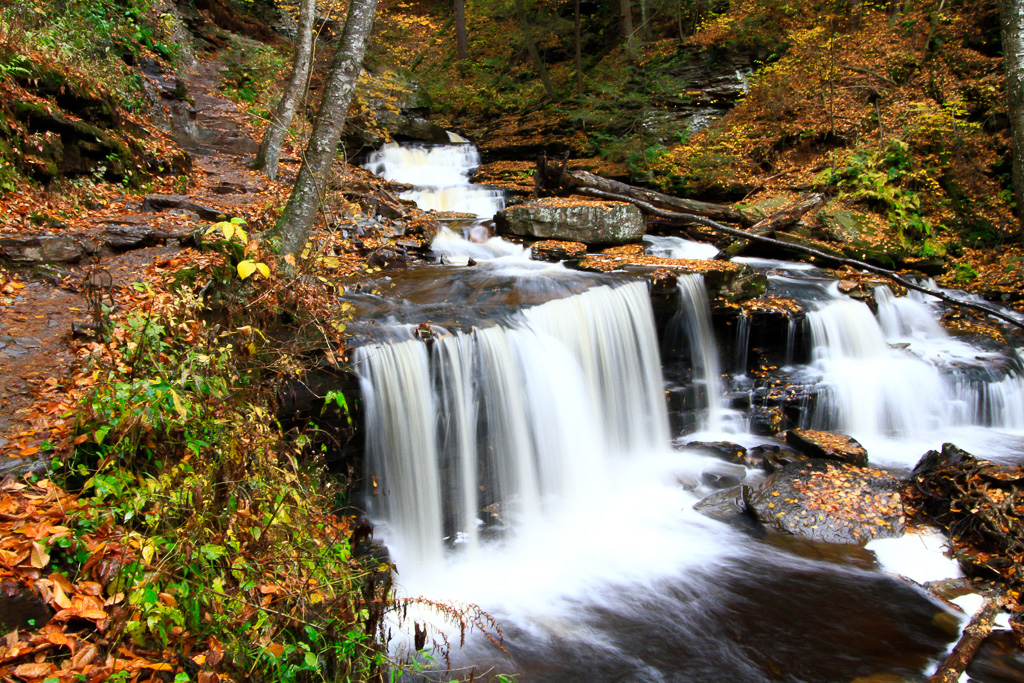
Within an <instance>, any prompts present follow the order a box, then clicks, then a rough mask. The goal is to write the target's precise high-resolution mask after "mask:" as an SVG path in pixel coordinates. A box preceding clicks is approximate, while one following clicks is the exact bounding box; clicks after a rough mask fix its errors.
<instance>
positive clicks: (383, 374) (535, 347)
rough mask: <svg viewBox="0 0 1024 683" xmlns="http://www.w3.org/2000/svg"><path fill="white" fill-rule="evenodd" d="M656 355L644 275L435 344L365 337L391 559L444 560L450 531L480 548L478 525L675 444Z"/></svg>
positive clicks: (379, 512)
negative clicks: (617, 462)
mask: <svg viewBox="0 0 1024 683" xmlns="http://www.w3.org/2000/svg"><path fill="white" fill-rule="evenodd" d="M659 365H660V362H659V358H658V351H657V341H656V334H655V329H654V321H653V317H652V315H651V310H650V303H649V299H648V293H647V287H646V285H645V284H643V283H630V284H626V285H622V286H619V287H610V286H607V285H602V286H598V287H594V288H592V289H590V290H587V291H586V292H584V293H582V294H578V295H575V296H572V297H568V298H565V299H559V300H555V301H551V302H548V303H545V304H541V305H539V306H535V307H533V308H530V309H526V310H525V311H523V312H522V313H521V314H520V315H518V316H517V317H515V318H514V319H513V320H512V321H511V322H510V323H509V325H508V326H500V327H498V326H496V327H487V328H482V329H475V330H473V331H471V332H457V333H454V334H450V335H448V336H444V337H441V338H439V339H436V340H435V341H433V342H432V343H431V344H429V345H428V344H426V343H424V342H422V341H419V340H415V339H411V338H410V339H408V340H407V341H400V342H397V343H385V344H372V345H367V346H363V347H360V348H359V349H357V351H356V354H355V366H356V369H357V372H358V374H359V378H360V382H361V386H362V390H363V394H364V396H365V399H366V421H367V422H366V427H367V435H368V436H367V445H366V447H367V455H366V458H367V464H368V473H369V476H368V477H367V480H368V481H370V482H375V483H376V487H374V488H373V489H372V490H371V495H370V496H369V498H370V499H369V501H368V506H369V508H370V513H371V516H372V517H374V518H375V519H376V520H377V521H378V523H379V524H381V525H382V527H383V530H384V533H385V535H386V536H387V537H388V541H389V546H390V547H391V549H392V551H393V552H394V553H395V555H396V557H398V558H399V560H400V561H401V560H403V559H404V560H414V561H415V562H417V563H422V564H433V563H437V562H438V561H439V560H440V559H441V557H442V555H443V552H444V545H445V544H444V539H445V537H447V539H448V541H449V544H451V545H453V546H462V547H463V549H465V550H468V551H472V549H473V548H475V547H476V546H478V545H479V539H480V529H479V528H478V527H480V526H481V524H483V523H487V524H488V525H491V526H496V527H499V528H512V529H515V528H516V527H518V526H520V525H522V524H523V523H524V521H525V520H527V519H529V518H530V517H531V516H535V515H538V514H542V513H546V512H551V511H552V510H557V509H559V508H561V507H562V506H565V505H572V504H573V502H574V501H578V500H580V499H581V498H582V497H585V496H586V494H587V491H588V490H589V489H590V485H589V482H590V481H592V478H593V477H594V476H598V475H599V474H600V473H601V471H602V469H603V465H602V463H605V462H607V461H608V460H609V459H613V458H619V457H625V456H628V455H629V454H631V453H636V452H641V451H645V450H649V449H652V448H657V447H660V446H663V445H664V444H667V443H668V440H669V434H668V426H667V425H668V421H667V416H666V409H665V403H664V398H663V395H662V380H661V375H660V370H659ZM373 494H376V495H373ZM485 508H486V510H487V519H486V520H484V522H481V521H478V520H479V518H480V517H481V516H482V512H481V511H482V510H483V509H485Z"/></svg>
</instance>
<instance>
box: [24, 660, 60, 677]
mask: <svg viewBox="0 0 1024 683" xmlns="http://www.w3.org/2000/svg"><path fill="white" fill-rule="evenodd" d="M56 670H57V667H55V666H54V665H53V664H50V663H49V662H39V663H32V664H22V665H21V666H18V667H15V669H14V675H15V676H19V677H21V678H42V677H43V676H46V675H47V674H50V673H52V672H53V671H56Z"/></svg>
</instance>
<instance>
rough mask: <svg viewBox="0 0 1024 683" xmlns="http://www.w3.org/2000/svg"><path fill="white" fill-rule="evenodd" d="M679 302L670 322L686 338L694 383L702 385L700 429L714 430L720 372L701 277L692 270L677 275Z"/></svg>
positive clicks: (718, 409)
mask: <svg viewBox="0 0 1024 683" xmlns="http://www.w3.org/2000/svg"><path fill="white" fill-rule="evenodd" d="M679 301H680V304H679V313H678V314H677V315H676V318H675V320H674V321H673V324H674V325H675V326H677V327H678V328H679V330H680V331H681V332H682V337H683V338H684V339H685V340H686V341H687V344H688V347H689V350H690V360H691V363H692V364H693V381H694V384H695V385H697V386H698V387H699V388H703V394H704V406H705V413H704V415H703V416H702V419H701V421H700V428H701V429H707V430H717V429H720V428H721V426H722V413H723V409H722V393H723V392H722V371H721V366H720V364H719V361H718V345H717V343H716V342H715V334H714V331H713V330H712V327H711V305H710V303H709V302H708V294H707V290H706V289H705V287H704V278H703V276H701V275H696V274H692V273H684V274H683V275H680V276H679Z"/></svg>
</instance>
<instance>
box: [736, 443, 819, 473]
mask: <svg viewBox="0 0 1024 683" xmlns="http://www.w3.org/2000/svg"><path fill="white" fill-rule="evenodd" d="M748 457H749V459H750V461H751V462H752V463H756V466H758V467H760V468H761V469H763V470H764V471H765V472H768V473H769V474H770V473H772V472H774V471H776V470H780V469H782V468H783V467H786V466H787V465H792V464H794V463H801V462H809V461H810V458H808V457H807V456H806V455H803V454H802V453H797V452H796V451H794V450H790V449H788V448H783V447H781V446H775V445H771V444H766V445H763V446H754V447H753V448H751V449H750V451H749V454H748Z"/></svg>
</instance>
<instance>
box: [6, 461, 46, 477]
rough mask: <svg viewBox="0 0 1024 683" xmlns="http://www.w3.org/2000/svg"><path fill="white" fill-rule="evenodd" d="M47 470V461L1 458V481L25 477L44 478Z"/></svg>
mask: <svg viewBox="0 0 1024 683" xmlns="http://www.w3.org/2000/svg"><path fill="white" fill-rule="evenodd" d="M46 469H47V462H46V460H40V459H37V458H11V457H2V456H0V480H2V479H6V478H7V477H13V478H15V479H20V478H22V477H24V476H32V475H36V476H42V475H43V474H45V473H46Z"/></svg>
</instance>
